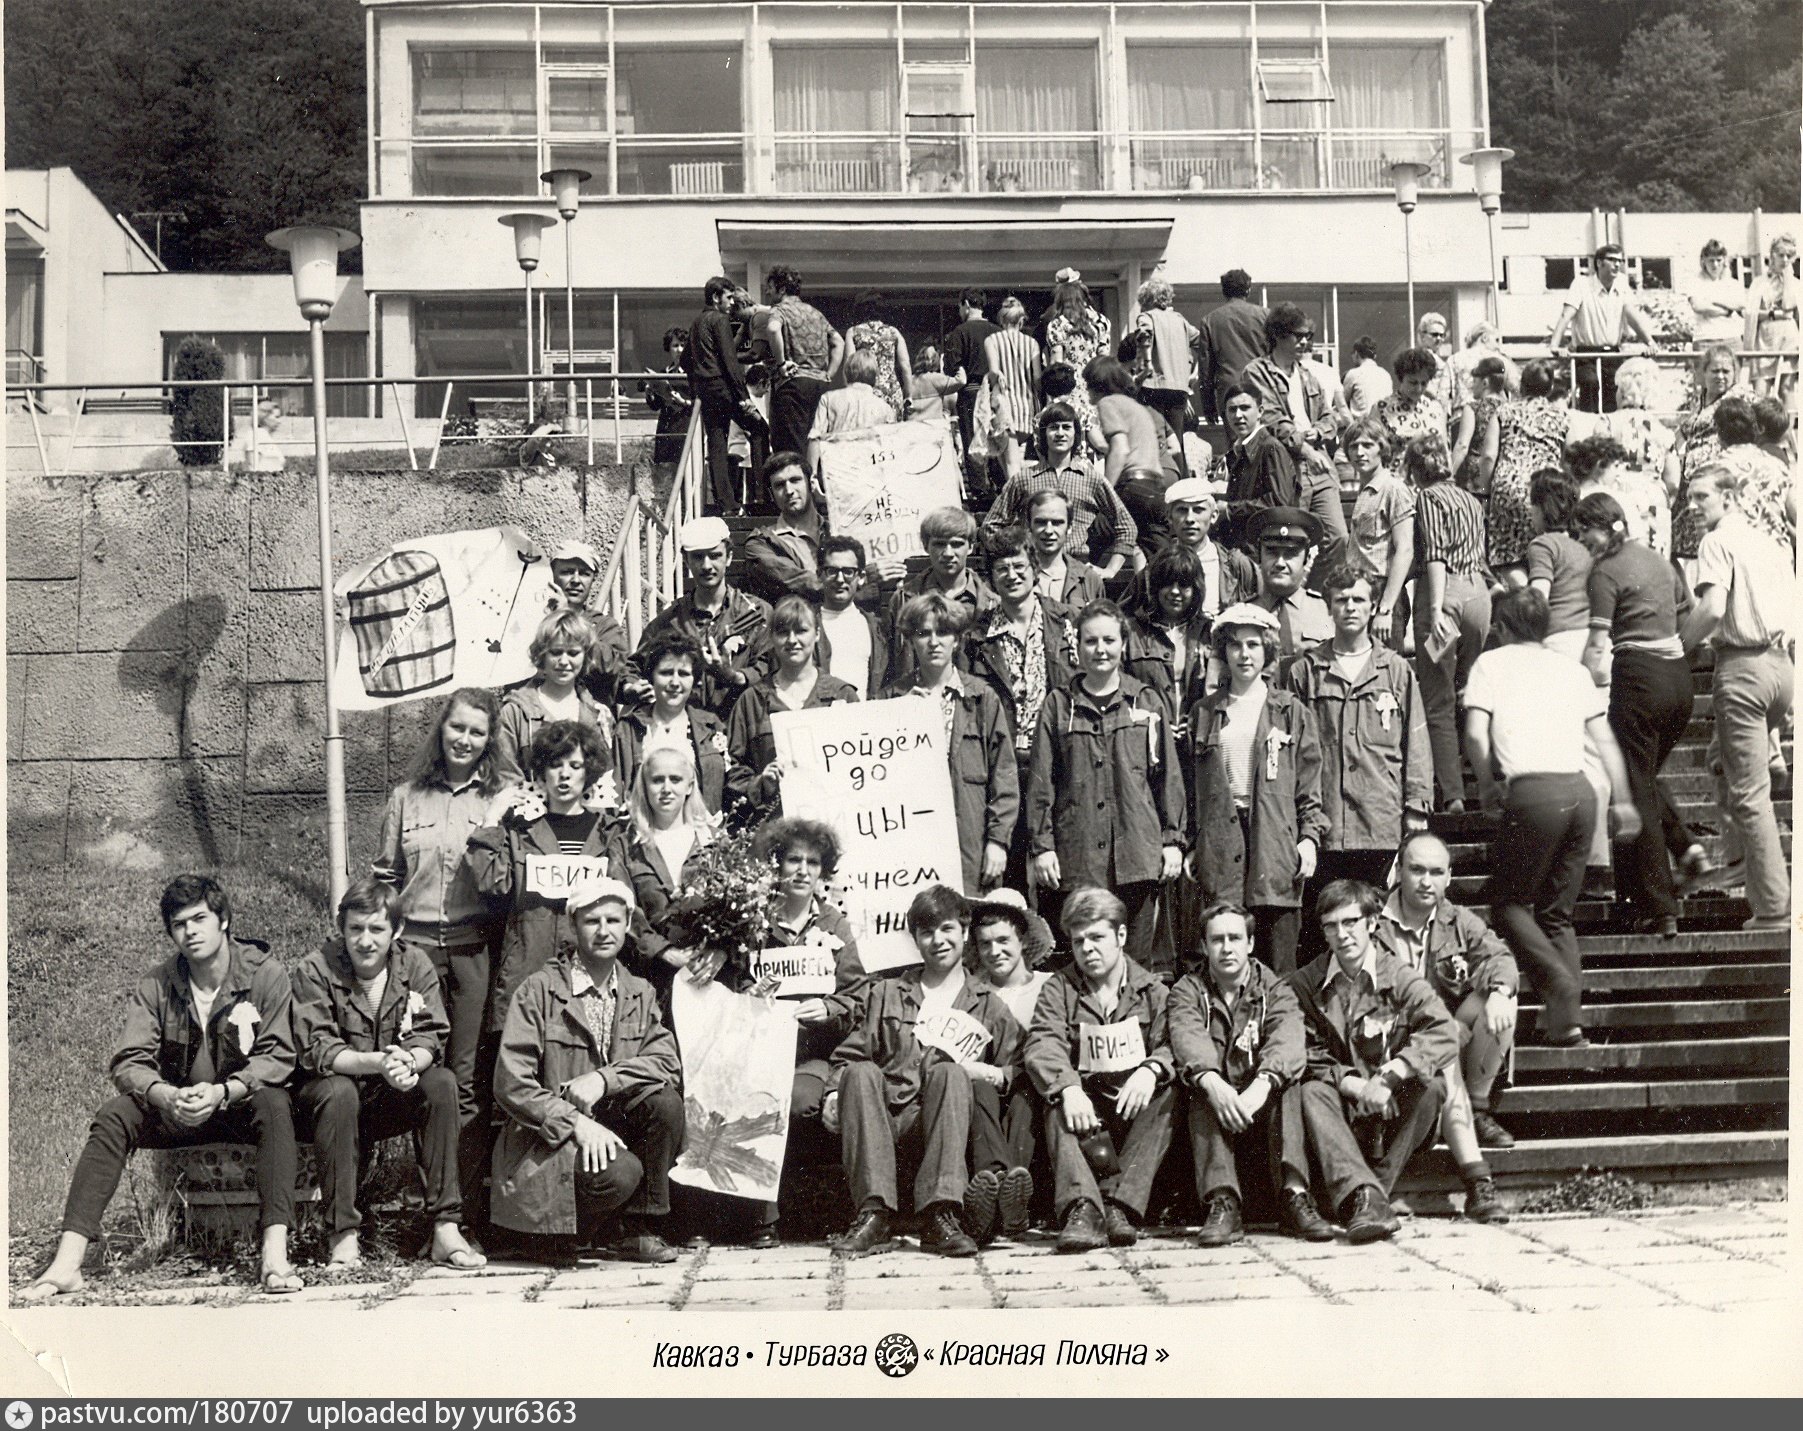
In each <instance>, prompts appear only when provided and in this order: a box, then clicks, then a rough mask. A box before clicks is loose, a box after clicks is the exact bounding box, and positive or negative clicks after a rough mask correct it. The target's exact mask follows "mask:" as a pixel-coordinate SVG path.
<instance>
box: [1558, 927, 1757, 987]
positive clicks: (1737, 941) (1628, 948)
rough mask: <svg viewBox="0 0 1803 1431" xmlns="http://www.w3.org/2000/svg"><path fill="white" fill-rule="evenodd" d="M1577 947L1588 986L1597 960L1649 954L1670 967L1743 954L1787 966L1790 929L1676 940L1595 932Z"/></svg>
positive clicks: (1683, 935) (1685, 936) (1704, 934)
mask: <svg viewBox="0 0 1803 1431" xmlns="http://www.w3.org/2000/svg"><path fill="white" fill-rule="evenodd" d="M1578 950H1579V952H1580V953H1581V954H1582V956H1583V959H1584V978H1585V983H1586V985H1588V983H1589V979H1590V975H1591V972H1592V970H1593V967H1594V966H1595V961H1597V960H1605V959H1606V960H1613V961H1615V962H1617V963H1619V962H1621V961H1623V960H1626V959H1633V960H1636V961H1639V960H1642V959H1644V958H1646V957H1647V956H1649V955H1651V956H1654V957H1656V958H1658V959H1659V960H1660V961H1661V962H1662V963H1668V964H1670V965H1672V966H1674V967H1675V966H1677V965H1680V964H1683V963H1685V962H1687V961H1691V962H1694V961H1696V960H1702V961H1713V960H1722V959H1733V958H1736V957H1743V956H1744V957H1745V958H1746V959H1747V960H1749V961H1753V960H1758V959H1759V958H1760V956H1762V955H1768V954H1780V955H1783V956H1784V957H1785V960H1786V965H1785V967H1787V968H1788V967H1789V964H1788V960H1789V956H1790V931H1788V930H1785V929H1733V930H1721V931H1714V932H1700V931H1691V932H1688V933H1680V934H1679V935H1678V937H1677V938H1676V939H1662V938H1660V937H1659V936H1658V935H1657V934H1622V933H1613V932H1610V933H1601V932H1599V933H1594V934H1580V935H1579V936H1578Z"/></svg>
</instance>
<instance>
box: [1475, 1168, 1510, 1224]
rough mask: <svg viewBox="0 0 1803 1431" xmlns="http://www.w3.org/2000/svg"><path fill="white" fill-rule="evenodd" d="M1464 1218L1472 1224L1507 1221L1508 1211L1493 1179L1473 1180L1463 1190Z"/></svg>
mask: <svg viewBox="0 0 1803 1431" xmlns="http://www.w3.org/2000/svg"><path fill="white" fill-rule="evenodd" d="M1465 1216H1466V1217H1467V1218H1469V1219H1470V1220H1471V1221H1472V1222H1494V1223H1501V1222H1507V1221H1508V1220H1509V1210H1508V1208H1506V1207H1504V1206H1503V1200H1502V1198H1501V1197H1500V1196H1498V1194H1497V1191H1496V1179H1495V1178H1474V1179H1472V1181H1471V1184H1470V1186H1469V1187H1467V1188H1466V1190H1465Z"/></svg>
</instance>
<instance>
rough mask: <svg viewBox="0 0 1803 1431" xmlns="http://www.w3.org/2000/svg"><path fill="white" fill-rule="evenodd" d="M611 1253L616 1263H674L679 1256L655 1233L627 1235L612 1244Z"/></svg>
mask: <svg viewBox="0 0 1803 1431" xmlns="http://www.w3.org/2000/svg"><path fill="white" fill-rule="evenodd" d="M611 1251H612V1252H613V1256H614V1260H615V1261H616V1262H649V1263H658V1262H674V1261H675V1260H676V1259H677V1257H678V1256H679V1255H680V1254H679V1253H678V1252H677V1251H676V1249H675V1248H674V1247H672V1246H670V1244H669V1243H667V1242H665V1241H664V1240H663V1238H661V1237H659V1236H658V1235H657V1234H656V1233H655V1232H640V1233H634V1234H629V1235H628V1236H626V1237H622V1238H621V1239H620V1240H619V1241H618V1242H616V1243H614V1245H613V1247H612V1249H611Z"/></svg>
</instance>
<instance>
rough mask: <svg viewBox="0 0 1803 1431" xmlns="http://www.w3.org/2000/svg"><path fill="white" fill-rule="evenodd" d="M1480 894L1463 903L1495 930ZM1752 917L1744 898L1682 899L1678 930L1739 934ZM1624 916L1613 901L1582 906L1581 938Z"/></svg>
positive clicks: (1603, 930)
mask: <svg viewBox="0 0 1803 1431" xmlns="http://www.w3.org/2000/svg"><path fill="white" fill-rule="evenodd" d="M1479 893H1481V891H1474V892H1473V893H1472V894H1471V895H1468V896H1467V897H1465V898H1462V899H1460V900H1459V901H1458V902H1459V903H1460V904H1469V905H1470V906H1471V908H1472V909H1473V910H1475V911H1476V912H1477V914H1478V915H1479V916H1480V917H1482V918H1483V919H1484V921H1485V922H1486V923H1488V924H1490V925H1491V926H1492V927H1494V925H1495V923H1496V921H1495V919H1494V918H1493V917H1492V916H1491V912H1490V906H1489V905H1487V904H1480V903H1478V901H1477V898H1476V897H1475V896H1476V895H1477V894H1479ZM1751 914H1752V910H1751V909H1749V908H1748V906H1747V902H1746V900H1744V899H1718V898H1699V899H1686V900H1681V901H1680V902H1679V906H1678V929H1679V932H1680V934H1682V933H1684V932H1685V931H1689V932H1692V933H1703V932H1705V931H1708V930H1720V931H1722V932H1723V933H1731V932H1732V933H1739V932H1741V930H1740V925H1741V924H1742V923H1743V922H1744V921H1746V920H1747V919H1748V918H1749V917H1750V916H1751ZM1622 917H1623V915H1622V911H1621V910H1620V908H1619V907H1618V906H1617V905H1616V904H1615V902H1614V901H1613V900H1600V899H1587V900H1583V901H1581V902H1580V903H1579V905H1578V907H1577V912H1576V920H1575V922H1576V924H1577V926H1578V930H1579V937H1580V938H1582V937H1583V934H1584V933H1585V932H1591V933H1597V934H1602V933H1607V932H1610V926H1611V925H1613V924H1614V923H1615V922H1616V921H1618V920H1620V919H1621V918H1622ZM1619 932H1622V933H1626V932H1627V931H1626V930H1622V931H1619Z"/></svg>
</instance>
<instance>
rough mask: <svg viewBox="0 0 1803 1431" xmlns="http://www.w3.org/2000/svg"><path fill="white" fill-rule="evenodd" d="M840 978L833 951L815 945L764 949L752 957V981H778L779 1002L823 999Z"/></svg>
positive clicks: (777, 994) (777, 993)
mask: <svg viewBox="0 0 1803 1431" xmlns="http://www.w3.org/2000/svg"><path fill="white" fill-rule="evenodd" d="M837 974H838V965H837V960H836V959H835V958H834V956H833V951H832V950H830V949H822V948H819V947H817V946H815V945H801V946H792V947H790V948H786V949H761V950H759V951H758V952H757V953H756V954H753V955H752V956H751V977H752V980H753V981H754V982H756V983H762V982H763V981H764V980H766V979H773V980H775V982H776V997H777V998H779V999H817V998H824V997H825V996H826V995H828V994H830V993H832V991H833V988H834V981H835V978H836V976H837Z"/></svg>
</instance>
